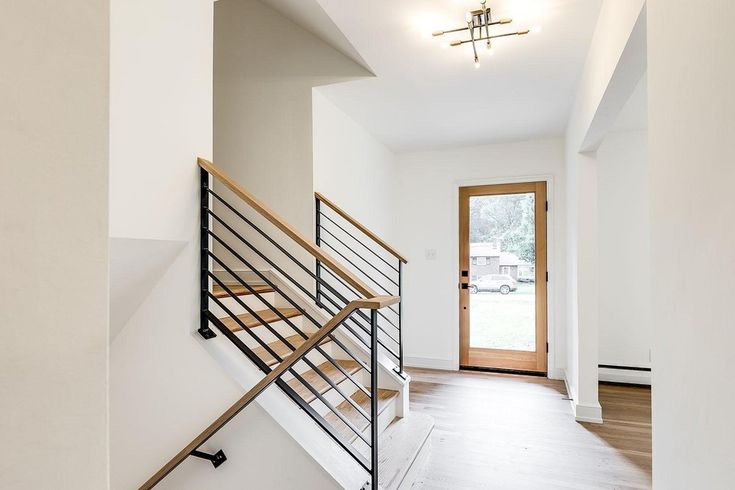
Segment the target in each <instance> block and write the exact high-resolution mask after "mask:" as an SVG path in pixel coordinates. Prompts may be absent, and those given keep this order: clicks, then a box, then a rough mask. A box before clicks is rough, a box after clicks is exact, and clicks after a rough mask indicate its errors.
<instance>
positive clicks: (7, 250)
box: [0, 0, 109, 490]
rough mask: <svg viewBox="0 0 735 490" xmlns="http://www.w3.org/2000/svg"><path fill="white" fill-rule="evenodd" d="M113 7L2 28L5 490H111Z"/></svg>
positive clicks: (0, 426) (32, 13)
mask: <svg viewBox="0 0 735 490" xmlns="http://www.w3.org/2000/svg"><path fill="white" fill-rule="evenodd" d="M108 16H109V12H108V2H106V1H99V0H98V1H80V0H68V1H64V2H56V1H42V0H27V1H23V2H3V5H2V14H0V60H2V73H1V74H0V160H1V161H2V163H1V164H0V169H2V171H1V172H2V173H1V174H0V270H1V271H2V281H0V298H1V299H0V303H1V307H0V346H1V347H0V349H1V350H2V353H1V354H0V413H1V414H2V416H1V417H0V434H2V444H0V488H7V489H11V488H12V489H14V490H21V489H33V490H38V489H52V488H53V489H60V490H61V489H70V490H71V489H74V490H78V489H94V490H98V489H105V488H108V454H107V453H108V449H107V447H108V436H107V387H108V382H107V372H108V366H107V362H108V361H107V345H108V343H107V335H108V327H107V324H108V318H107V315H108V298H107V294H108V273H107V227H108V224H107V221H108V218H107V209H108V206H107V195H108V192H107V174H108V100H109V97H108V92H109V90H108V68H109V64H108V34H109V22H108Z"/></svg>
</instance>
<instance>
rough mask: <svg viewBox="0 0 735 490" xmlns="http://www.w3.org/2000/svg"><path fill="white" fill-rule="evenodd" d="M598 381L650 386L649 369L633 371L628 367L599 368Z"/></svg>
mask: <svg viewBox="0 0 735 490" xmlns="http://www.w3.org/2000/svg"><path fill="white" fill-rule="evenodd" d="M598 378H599V380H600V381H608V382H611V383H627V384H635V385H647V386H651V372H650V371H634V370H630V369H613V368H599V374H598Z"/></svg>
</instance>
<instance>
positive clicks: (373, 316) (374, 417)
mask: <svg viewBox="0 0 735 490" xmlns="http://www.w3.org/2000/svg"><path fill="white" fill-rule="evenodd" d="M370 450H371V454H370V456H371V457H370V459H371V463H370V479H371V483H370V486H371V488H372V490H378V310H370Z"/></svg>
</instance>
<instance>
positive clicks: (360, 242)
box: [319, 212, 400, 272]
mask: <svg viewBox="0 0 735 490" xmlns="http://www.w3.org/2000/svg"><path fill="white" fill-rule="evenodd" d="M319 215H320V216H322V217H324V218H327V221H329V222H330V223H332V224H333V225H334V226H336V227H337V228H339V229H340V230H342V231H343V232H344V233H345V234H347V235H348V236H349V237H350V238H352V239H353V240H355V241H356V242H357V243H359V244H360V245H362V246H363V247H364V248H365V250H367V251H368V252H370V253H371V254H373V255H375V256H376V257H377V258H379V259H380V260H382V261H383V262H385V264H386V265H387V266H388V267H390V268H392V269H393V270H394V271H396V272H398V269H396V268H395V267H393V265H391V263H390V262H388V261H387V260H386V259H385V258H383V257H381V256H380V254H378V253H377V252H376V251H375V250H373V249H372V248H370V247H368V246H367V245H365V244H364V243H363V242H362V241H361V240H360V239H359V238H357V237H355V236H354V235H353V234H352V233H350V232H349V231H347V230H345V229H344V228H343V227H342V226H340V225H339V224H338V223H337V222H336V221H334V220H333V219H332V218H330V217H329V216H327V215H326V214H324V213H322V212H319ZM322 228H323V229H326V228H324V227H323V226H322ZM398 261H399V262H400V260H398Z"/></svg>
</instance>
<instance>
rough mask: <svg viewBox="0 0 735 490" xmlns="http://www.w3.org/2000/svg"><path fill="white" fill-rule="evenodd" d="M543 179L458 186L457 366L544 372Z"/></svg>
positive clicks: (545, 331)
mask: <svg viewBox="0 0 735 490" xmlns="http://www.w3.org/2000/svg"><path fill="white" fill-rule="evenodd" d="M546 213H547V201H546V182H528V183H520V184H499V185H483V186H472V187H461V188H460V189H459V283H460V289H459V295H460V301H459V318H460V321H459V324H460V353H459V359H460V366H461V367H463V368H484V369H497V370H509V371H524V372H531V373H546V369H547V366H546V357H547V349H548V344H547V274H546V271H547V268H546V263H547V262H546Z"/></svg>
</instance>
